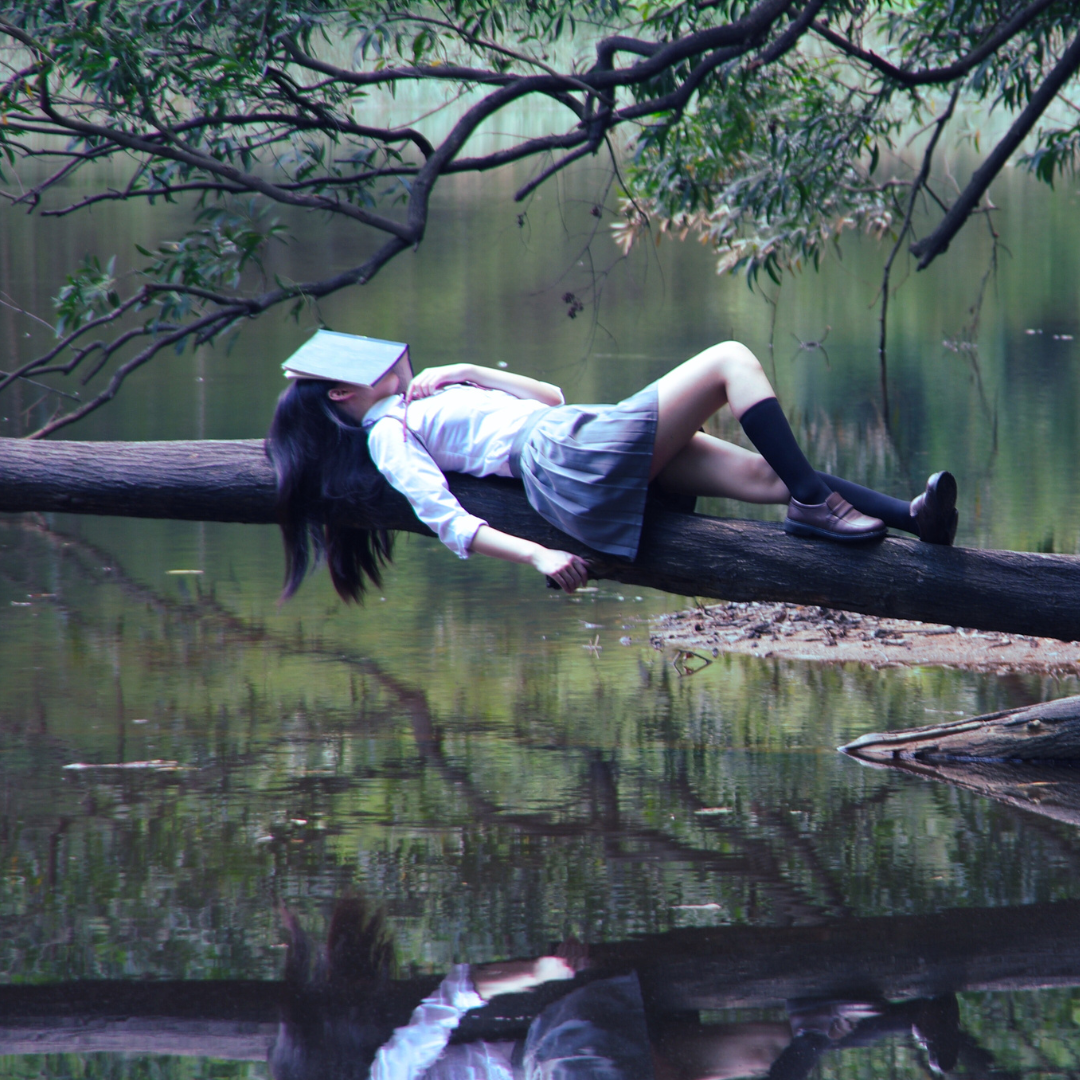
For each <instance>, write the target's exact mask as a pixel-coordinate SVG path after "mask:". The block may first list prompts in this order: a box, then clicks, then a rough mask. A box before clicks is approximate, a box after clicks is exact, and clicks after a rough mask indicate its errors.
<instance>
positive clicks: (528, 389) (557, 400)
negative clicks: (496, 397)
mask: <svg viewBox="0 0 1080 1080" xmlns="http://www.w3.org/2000/svg"><path fill="white" fill-rule="evenodd" d="M452 383H472V384H473V385H474V386H483V387H486V388H487V389H488V390H502V391H504V392H505V393H507V394H513V396H514V397H519V398H532V399H533V400H534V401H542V402H543V403H544V404H545V405H562V404H564V403H565V401H566V399H565V398H564V397H563V392H562V391H561V390H560V389H559V388H558V387H557V386H555V385H554V384H553V383H547V382H541V381H540V380H539V379H530V378H529V377H528V376H527V375H515V374H514V373H513V372H512V371H499V370H497V369H496V368H487V367H481V366H480V365H479V364H446V365H444V366H443V367H432V368H425V369H424V370H423V371H421V372H420V374H419V375H415V376H414V377H413V381H412V382H411V383H409V392H408V394H407V395H406V400H408V401H412V400H413V398H422V397H427V396H428V395H429V394H434V393H435V391H436V390H438V389H440V387H443V386H449V385H451V384H452Z"/></svg>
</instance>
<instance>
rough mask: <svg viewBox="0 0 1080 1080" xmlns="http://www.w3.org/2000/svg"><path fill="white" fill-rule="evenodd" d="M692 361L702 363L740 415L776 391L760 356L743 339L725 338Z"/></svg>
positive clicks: (725, 398)
mask: <svg viewBox="0 0 1080 1080" xmlns="http://www.w3.org/2000/svg"><path fill="white" fill-rule="evenodd" d="M691 363H700V364H702V365H703V367H704V369H705V370H706V372H707V376H706V377H707V378H708V379H709V380H710V381H715V384H716V385H717V387H718V388H719V390H720V393H721V395H722V397H723V400H725V401H726V402H727V403H728V404H730V406H731V409H732V411H733V412H734V413H735V415H736V416H737V417H739V416H742V414H743V412H744V411H745V410H746V409H747V408H749V407H750V406H751V405H753V404H754V403H755V402H758V401H761V399H762V398H766V397H774V396H775V392H774V391H773V388H772V386H771V384H770V383H769V380H768V378H767V377H766V375H765V371H764V369H763V368H762V366H761V364H760V362H759V361H758V358H757V357H756V356H755V355H754V354H753V353H752V352H751V351H750V350H749V349H748V348H747V347H746V346H745V345H743V344H742V343H741V342H739V341H721V342H720V343H719V344H717V345H712V346H710V347H709V348H708V349H705V350H704V352H701V353H698V355H697V356H695V357H694V359H693V361H691Z"/></svg>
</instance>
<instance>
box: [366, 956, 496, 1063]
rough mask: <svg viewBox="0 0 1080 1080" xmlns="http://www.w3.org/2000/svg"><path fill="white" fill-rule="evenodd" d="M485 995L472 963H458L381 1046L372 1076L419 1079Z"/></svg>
mask: <svg viewBox="0 0 1080 1080" xmlns="http://www.w3.org/2000/svg"><path fill="white" fill-rule="evenodd" d="M483 1004H484V999H483V998H482V997H481V996H480V995H479V994H478V993H477V992H476V990H475V989H474V987H473V984H472V980H471V979H470V977H469V965H468V964H458V965H457V967H455V968H454V970H453V971H451V972H450V974H449V975H447V977H446V978H445V979H443V981H442V982H441V983H440V984H439V988H438V989H437V990H436V991H435V992H434V993H433V994H431V995H429V996H428V997H426V998H424V1000H423V1001H421V1002H420V1004H419V1005H417V1007H416V1008H415V1009H414V1010H413V1014H412V1017H411V1018H410V1019H409V1022H408V1024H407V1025H406V1026H405V1027H399V1028H398V1029H397V1030H396V1031H395V1032H394V1034H393V1035H392V1036H391V1038H390V1041H389V1042H387V1043H384V1044H383V1045H382V1046H380V1047H379V1049H378V1051H377V1053H376V1054H375V1060H374V1061H373V1062H372V1063H371V1074H370V1075H371V1080H417V1078H418V1077H421V1076H423V1074H424V1073H425V1071H426V1070H427V1069H428V1068H430V1066H431V1065H433V1064H434V1062H435V1060H436V1059H437V1058H438V1056H439V1055H440V1054H441V1053H442V1052H443V1049H444V1048H445V1047H446V1044H447V1043H448V1042H449V1041H450V1035H451V1034H452V1033H453V1030H454V1028H456V1027H457V1026H458V1024H459V1023H460V1022H461V1018H462V1016H464V1015H465V1013H467V1012H468V1011H469V1010H470V1009H478V1008H480V1007H481V1006H482V1005H483Z"/></svg>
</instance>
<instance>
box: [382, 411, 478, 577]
mask: <svg viewBox="0 0 1080 1080" xmlns="http://www.w3.org/2000/svg"><path fill="white" fill-rule="evenodd" d="M368 449H369V450H370V452H371V460H372V461H373V462H374V463H375V467H376V468H377V469H378V470H379V472H381V473H382V474H383V476H385V477H386V479H387V480H388V481H389V482H390V483H391V484H392V485H393V486H394V487H395V488H397V490H398V491H400V492H401V494H402V495H404V496H405V498H406V499H408V500H409V503H410V504H411V505H412V508H413V510H414V511H415V512H416V516H417V517H418V518H419V519H420V520H421V521H422V522H423V523H424V524H425V525H427V526H428V527H429V528H430V529H431V530H432V531H433V532H434V533H435V535H436V536H437V537H438V538H439V539H440V540H441V541H442V542H443V543H444V544H445V545H446V546H447V547H448V548H449V549H450V550H451V551H452V552H453V553H454V554H455V555H457V556H458V558H459V559H467V558H468V557H469V545H470V544H471V543H472V542H473V538H474V537H475V536H476V530H477V529H479V528H480V526H481V525H486V524H487V522H486V521H484V519H483V518H478V517H476V516H475V515H473V514H470V513H468V511H466V509H465V508H464V507H463V506H462V505H461V503H459V502H458V501H457V499H455V498H454V496H453V495H452V494H451V493H450V488H449V486H448V485H447V483H446V477H445V476H444V475H443V472H442V469H440V468H439V466H438V465H436V464H435V462H434V460H432V457H431V455H430V454H429V453H428V452H427V450H425V449H424V447H423V445H422V444H421V442H420V440H419V439H417V437H416V436H415V435H414V434H413V433H412V432H411V431H410V432H409V433H408V436H407V437H404V438H403V437H402V428H401V424H400V423H399V422H398V421H396V420H395V419H394V418H393V417H386V418H384V419H383V420H381V421H378V422H376V423H375V424H373V425H372V426H371V428H370V429H369V430H368Z"/></svg>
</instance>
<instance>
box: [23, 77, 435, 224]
mask: <svg viewBox="0 0 1080 1080" xmlns="http://www.w3.org/2000/svg"><path fill="white" fill-rule="evenodd" d="M40 82H41V88H40V97H39V101H40V105H41V109H42V112H44V113H45V115H46V116H48V117H49V119H50V120H52V122H53V123H54V124H56V125H58V126H59V127H61V128H65V129H67V130H68V131H72V132H78V133H79V134H80V135H92V136H94V137H95V138H98V139H104V140H108V141H109V142H112V143H115V144H116V145H117V146H122V147H124V148H125V149H127V150H135V151H138V152H140V153H144V154H153V155H155V156H157V157H164V158H169V159H170V160H172V161H178V162H181V163H183V164H185V165H190V166H192V167H194V168H197V169H202V170H204V171H205V172H208V173H211V174H212V175H215V176H222V177H224V178H225V179H226V180H229V181H231V182H232V183H234V184H241V185H243V187H244V188H245V189H247V190H249V191H257V192H259V194H261V195H265V196H266V197H267V198H268V199H272V200H273V201H274V202H279V203H284V204H286V205H290V206H299V207H304V208H306V209H309V210H330V211H333V212H335V213H338V214H343V215H345V216H346V217H351V218H355V219H356V220H357V221H359V222H361V223H362V224H364V225H370V226H371V227H372V228H375V229H378V230H380V231H381V232H386V233H391V234H392V235H394V236H397V237H399V238H401V239H403V240H406V241H408V242H410V243H411V242H414V241H415V240H418V239H419V237H414V236H413V235H412V234H411V233H410V231H409V228H408V226H405V225H402V224H401V223H400V222H398V221H394V220H393V219H392V218H388V217H384V216H383V215H381V214H372V213H370V212H369V211H367V210H361V209H360V208H359V207H356V206H351V205H350V204H348V203H342V202H339V201H335V200H332V199H323V198H318V197H316V196H308V195H296V194H294V193H292V192H288V191H283V190H282V189H281V188H279V187H277V186H276V185H274V184H271V183H269V182H267V181H266V180H263V179H262V178H261V177H258V176H255V175H253V174H252V173H245V172H242V171H241V170H240V169H238V168H236V167H235V166H234V165H226V164H224V163H223V162H220V161H218V160H217V159H216V158H212V157H208V156H207V155H205V154H199V153H196V152H195V151H193V150H191V149H189V148H187V147H176V146H168V145H164V144H163V143H160V142H158V141H156V140H155V139H148V138H145V137H143V136H139V135H130V134H128V133H127V132H124V131H120V130H118V129H117V128H109V127H103V126H101V125H99V124H91V123H89V122H87V121H85V120H79V119H76V118H75V117H65V116H63V115H62V114H60V113H58V112H57V111H56V110H55V109H54V108H53V105H52V103H51V101H50V99H49V93H48V87H47V85H46V80H45V76H44V74H42V76H41V79H40Z"/></svg>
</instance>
